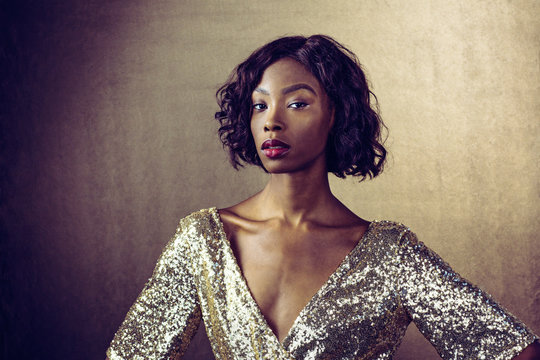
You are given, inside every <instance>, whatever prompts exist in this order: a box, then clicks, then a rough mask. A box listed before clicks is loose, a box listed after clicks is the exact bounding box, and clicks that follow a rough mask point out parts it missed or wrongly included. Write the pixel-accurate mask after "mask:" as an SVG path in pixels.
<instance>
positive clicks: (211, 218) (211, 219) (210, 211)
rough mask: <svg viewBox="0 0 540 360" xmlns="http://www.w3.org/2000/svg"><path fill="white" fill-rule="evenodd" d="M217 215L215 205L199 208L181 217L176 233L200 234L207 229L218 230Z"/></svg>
mask: <svg viewBox="0 0 540 360" xmlns="http://www.w3.org/2000/svg"><path fill="white" fill-rule="evenodd" d="M219 227H220V226H219V215H218V212H217V208H216V207H210V208H205V209H200V210H197V211H194V212H192V213H190V214H189V215H187V216H185V217H183V218H181V219H180V221H179V222H178V226H177V228H176V234H177V235H178V234H186V233H192V234H200V233H201V232H203V233H204V232H207V231H208V230H209V229H213V230H214V231H219Z"/></svg>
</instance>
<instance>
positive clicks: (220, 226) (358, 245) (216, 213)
mask: <svg viewBox="0 0 540 360" xmlns="http://www.w3.org/2000/svg"><path fill="white" fill-rule="evenodd" d="M210 212H211V213H212V215H213V218H214V221H215V222H216V223H217V225H218V232H219V236H220V240H221V241H222V242H223V244H224V245H225V250H226V251H227V254H228V255H229V256H230V257H231V259H232V263H233V264H234V265H233V267H234V271H235V272H236V275H237V276H238V278H239V279H240V283H241V284H242V286H243V287H244V290H246V293H247V294H248V297H249V302H251V305H252V306H253V308H254V309H255V312H256V316H257V317H258V318H259V321H260V322H261V323H262V324H264V326H265V327H266V329H265V330H267V332H269V333H270V334H272V336H273V338H274V339H275V340H276V341H277V342H278V343H279V344H280V345H281V347H282V348H283V350H285V351H287V352H288V350H287V349H286V348H285V346H286V344H287V342H288V340H289V337H291V336H292V334H293V330H294V329H295V327H296V326H297V324H298V322H299V321H300V320H301V319H302V318H303V316H304V314H305V313H306V312H307V311H308V310H309V309H310V308H311V307H313V306H314V304H315V303H316V301H317V300H318V299H319V298H320V297H321V296H322V295H323V294H324V293H325V292H326V290H327V289H328V288H329V287H330V286H332V285H334V284H336V283H337V280H338V279H339V278H340V277H341V275H342V272H343V269H344V267H345V265H346V264H347V263H349V262H350V260H351V259H352V257H353V256H354V255H355V253H357V252H358V251H359V250H360V249H361V248H362V246H363V244H364V243H365V241H366V238H367V235H368V233H369V232H371V229H372V227H373V224H374V223H375V221H372V222H370V223H369V225H368V227H367V229H366V230H365V231H364V233H363V234H362V236H361V237H360V239H359V240H358V242H357V243H356V245H355V246H354V247H353V248H352V249H351V250H350V251H349V252H348V253H347V255H345V257H344V258H343V260H342V261H341V262H340V263H339V265H338V266H337V268H336V269H335V270H334V271H333V272H332V273H331V274H330V276H329V277H328V279H327V280H326V281H325V282H324V284H323V285H322V286H321V287H320V288H319V289H318V290H317V291H316V292H315V294H314V295H313V296H312V297H311V298H310V299H309V301H308V302H307V303H306V305H305V306H304V307H303V308H302V310H300V312H299V313H298V315H297V316H296V318H295V319H294V322H293V324H292V325H291V327H290V328H289V330H288V332H287V335H285V337H284V338H283V340H282V341H279V338H278V336H277V335H276V333H274V331H273V330H272V328H271V327H270V325H269V324H268V321H267V320H266V318H265V317H264V314H263V313H262V310H261V308H260V307H259V304H258V303H257V301H256V300H255V297H254V296H253V294H252V293H251V289H250V288H249V286H248V284H247V279H246V278H245V276H244V274H243V272H242V269H241V268H240V264H239V263H238V259H237V258H236V256H235V255H234V252H233V250H232V246H231V242H230V241H229V239H228V238H227V233H226V232H225V226H224V224H223V221H222V220H221V216H220V215H219V211H218V209H217V208H216V207H212V208H210Z"/></svg>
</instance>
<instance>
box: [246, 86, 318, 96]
mask: <svg viewBox="0 0 540 360" xmlns="http://www.w3.org/2000/svg"><path fill="white" fill-rule="evenodd" d="M300 89H306V90H307V91H310V92H312V93H313V94H314V95H317V93H316V92H315V90H313V88H312V87H311V86H309V85H308V84H304V83H300V84H294V85H291V86H287V87H286V88H283V89H282V90H281V93H282V94H283V95H285V94H289V93H292V92H294V91H296V90H300ZM255 91H256V92H260V93H261V94H264V95H270V92H269V91H268V90H266V89H263V88H261V87H258V88H256V89H255V90H254V92H255Z"/></svg>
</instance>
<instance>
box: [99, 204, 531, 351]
mask: <svg viewBox="0 0 540 360" xmlns="http://www.w3.org/2000/svg"><path fill="white" fill-rule="evenodd" d="M201 318H202V319H203V321H204V325H205V327H206V331H207V333H208V337H209V339H210V342H211V344H212V349H213V352H214V355H215V357H216V359H242V360H246V359H272V360H273V359H363V360H364V359H365V360H367V359H377V360H380V359H391V358H392V356H393V354H394V352H395V350H396V348H397V347H398V346H399V343H400V341H401V339H402V337H403V335H404V334H405V330H406V328H407V326H408V324H409V323H410V322H411V321H414V323H415V324H416V326H417V327H418V328H419V329H420V331H421V332H422V333H423V334H424V336H425V337H426V338H427V339H428V340H429V341H430V342H431V343H432V344H433V346H434V347H435V348H436V349H437V351H438V353H439V354H440V355H441V357H442V358H443V359H490V360H491V359H511V358H512V357H514V356H516V355H517V354H519V352H520V351H521V350H522V349H524V348H525V347H526V346H527V345H528V344H530V343H531V342H533V341H534V339H536V338H537V337H536V336H535V335H534V334H533V333H532V332H531V330H529V329H528V328H527V327H526V326H525V325H524V324H522V323H521V322H520V321H519V320H517V319H516V318H515V317H514V316H513V315H511V314H510V313H509V312H508V311H506V310H505V309H503V308H502V307H501V306H499V305H498V304H497V303H495V302H494V301H493V300H492V299H491V298H490V296H489V295H488V294H486V293H485V292H483V291H481V290H480V289H478V288H477V287H475V286H473V285H471V284H470V283H469V282H467V281H466V280H464V279H463V278H461V277H460V276H459V275H458V274H456V273H455V272H454V271H452V269H451V268H450V267H449V266H448V265H447V264H446V263H445V262H443V261H442V260H441V258H440V257H438V256H437V255H436V254H435V253H434V252H433V251H431V250H430V249H428V248H427V247H426V246H424V245H423V244H422V243H421V242H419V241H418V240H417V239H416V236H415V235H414V233H412V232H411V231H410V230H409V229H408V228H407V227H405V226H403V225H401V224H397V223H395V222H390V221H375V222H372V223H371V224H370V226H369V228H368V230H367V231H366V233H365V234H364V236H363V237H362V239H361V240H360V241H359V243H358V244H357V245H356V247H355V248H354V249H353V250H352V251H351V252H350V253H349V254H348V255H347V256H346V257H345V259H344V260H343V262H342V263H341V264H340V265H339V267H338V268H337V269H336V271H335V272H334V273H333V274H332V275H331V276H330V278H329V279H328V281H327V282H326V283H325V284H324V285H323V286H322V287H321V288H320V289H319V291H318V292H317V293H316V294H315V295H314V296H313V298H312V299H311V300H310V301H309V302H308V304H307V305H306V306H305V308H304V309H303V310H302V311H301V312H300V314H299V315H298V318H297V319H296V320H295V322H294V324H293V326H292V328H291V329H290V331H289V333H288V335H287V336H286V337H285V339H284V340H283V342H282V343H280V342H279V340H278V339H277V337H276V336H275V335H274V333H273V332H272V330H271V329H270V327H269V326H268V324H267V322H266V320H265V318H264V316H263V315H262V313H261V311H260V309H259V307H258V306H257V303H256V302H255V300H254V299H253V297H252V295H251V293H250V291H249V288H248V286H247V283H246V281H245V279H244V277H243V275H242V273H241V270H240V267H239V266H238V263H237V261H236V258H235V257H234V254H233V252H232V249H231V246H230V243H229V241H228V239H227V237H226V235H225V232H224V230H223V224H222V223H221V220H220V218H219V214H218V212H217V210H216V208H211V209H206V210H201V211H198V212H196V213H193V214H191V215H189V216H187V217H186V218H184V219H182V220H181V221H180V224H179V226H178V229H177V231H176V234H175V236H174V237H173V238H172V240H171V241H170V242H169V243H168V245H167V246H166V247H165V250H164V251H163V254H162V255H161V257H160V259H159V261H158V263H157V265H156V268H155V270H154V273H153V275H152V277H151V278H150V280H149V281H148V282H147V284H146V285H145V287H144V289H143V291H142V292H141V294H140V295H139V297H138V298H137V300H136V302H135V303H134V304H133V306H132V307H131V309H130V310H129V312H128V314H127V316H126V319H125V320H124V322H123V324H122V325H121V327H120V329H119V330H118V331H117V333H116V335H115V337H114V339H113V341H112V343H111V345H110V347H109V349H108V350H107V355H108V356H109V358H110V359H111V360H118V359H126V360H127V359H129V360H135V359H179V358H181V356H182V354H183V352H184V351H185V349H186V348H187V346H188V344H189V341H190V339H191V338H192V336H193V335H194V332H195V331H196V329H197V327H198V325H199V322H200V320H201Z"/></svg>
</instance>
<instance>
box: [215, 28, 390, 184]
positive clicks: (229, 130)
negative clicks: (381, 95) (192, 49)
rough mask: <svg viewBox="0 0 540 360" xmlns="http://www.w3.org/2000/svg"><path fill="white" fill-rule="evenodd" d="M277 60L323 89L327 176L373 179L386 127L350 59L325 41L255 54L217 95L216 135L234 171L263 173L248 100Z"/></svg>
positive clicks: (287, 42) (284, 42)
mask: <svg viewBox="0 0 540 360" xmlns="http://www.w3.org/2000/svg"><path fill="white" fill-rule="evenodd" d="M282 58H291V59H293V60H296V61H298V62H299V63H301V64H302V65H304V66H305V67H306V68H307V69H308V70H309V71H310V72H311V73H312V74H313V75H314V76H315V78H317V80H318V81H319V83H320V84H321V86H322V87H323V88H324V90H325V92H326V94H327V96H328V98H329V99H330V102H331V106H332V107H333V109H334V111H335V113H334V116H335V120H334V126H333V128H332V130H331V132H330V134H329V136H328V142H327V145H326V164H327V168H328V171H329V172H332V173H334V174H335V175H336V176H338V177H340V178H344V177H345V176H346V175H352V176H359V177H361V180H364V179H365V178H366V177H369V178H373V177H375V176H377V175H378V174H379V173H380V172H381V171H382V170H383V167H384V161H385V159H386V149H385V148H384V146H383V140H382V135H381V130H382V129H386V127H385V125H384V123H383V121H382V119H381V117H380V116H379V111H378V105H377V98H376V97H375V95H374V94H373V93H372V92H371V90H370V89H369V87H368V82H367V80H366V76H365V75H364V72H363V71H362V66H361V64H360V62H359V61H358V59H357V57H356V55H354V54H353V53H352V52H351V51H350V50H348V49H347V48H346V47H344V46H343V45H341V44H340V43H338V42H337V41H336V40H334V39H332V38H331V37H329V36H326V35H312V36H310V37H303V36H289V37H282V38H279V39H277V40H274V41H272V42H270V43H268V44H266V45H264V46H262V47H261V48H259V49H257V50H255V51H254V52H253V53H252V54H251V55H250V56H249V57H248V58H247V59H246V60H245V61H244V62H242V63H241V64H240V65H238V66H237V67H236V69H235V70H234V71H233V72H232V74H231V75H230V77H229V79H228V80H227V82H226V83H225V84H224V85H223V86H221V87H220V88H219V89H218V91H217V93H216V97H217V101H218V105H219V107H220V111H218V112H216V114H215V118H216V119H217V120H218V121H219V123H220V128H219V130H218V133H219V136H220V139H221V141H222V142H223V146H224V147H226V148H228V150H229V156H230V160H231V163H232V165H233V166H234V168H235V169H238V166H243V163H248V164H254V165H257V166H260V167H262V168H263V169H264V167H263V165H262V162H261V159H260V158H259V155H258V154H257V149H256V147H255V142H254V140H253V136H252V134H251V127H250V122H251V114H252V100H251V96H252V93H253V91H254V90H255V88H256V87H257V85H258V84H259V82H260V80H261V78H262V75H263V73H264V71H265V70H266V68H267V67H268V66H270V65H271V64H273V63H274V62H276V61H277V60H279V59H282ZM372 96H373V99H374V104H373V105H372V103H371V97H372ZM265 171H266V169H265Z"/></svg>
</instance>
